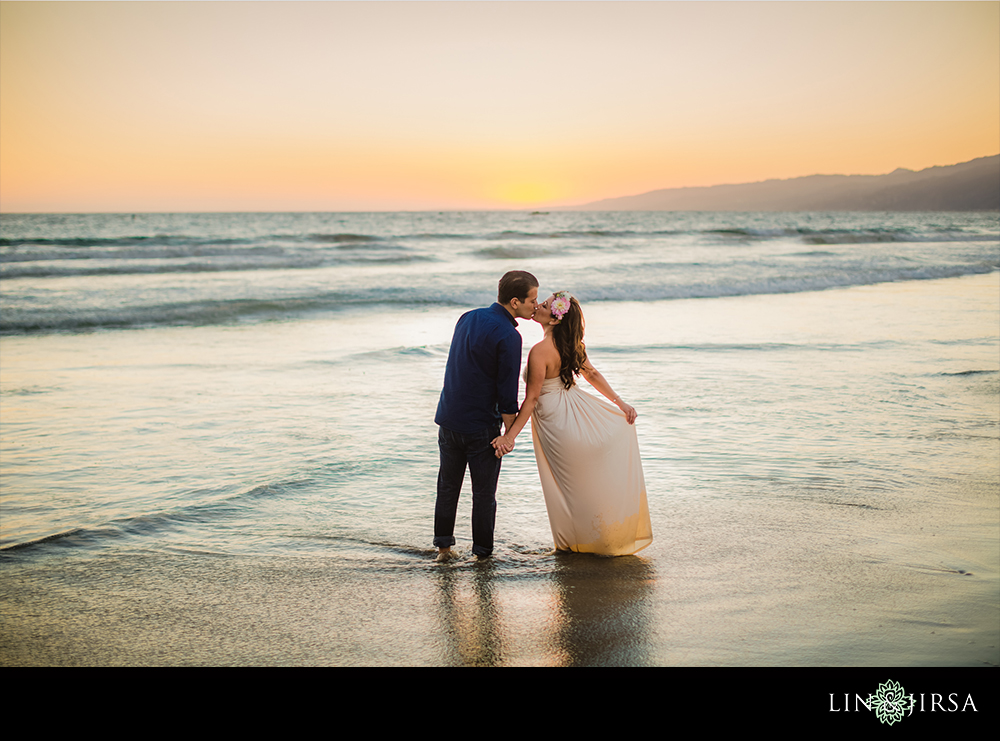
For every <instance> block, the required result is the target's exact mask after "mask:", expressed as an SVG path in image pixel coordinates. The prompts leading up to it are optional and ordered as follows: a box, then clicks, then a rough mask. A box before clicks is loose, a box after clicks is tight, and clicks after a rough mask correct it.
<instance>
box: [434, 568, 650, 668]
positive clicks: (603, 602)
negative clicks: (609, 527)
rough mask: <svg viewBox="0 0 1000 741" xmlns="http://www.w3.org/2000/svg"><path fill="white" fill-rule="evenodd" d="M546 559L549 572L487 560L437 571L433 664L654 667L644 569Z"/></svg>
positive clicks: (646, 580) (646, 578) (648, 573)
mask: <svg viewBox="0 0 1000 741" xmlns="http://www.w3.org/2000/svg"><path fill="white" fill-rule="evenodd" d="M550 558H552V559H554V560H555V568H554V569H552V570H551V571H546V573H533V574H532V573H529V574H522V575H518V576H512V574H511V573H510V572H509V571H506V573H504V571H505V570H502V569H500V568H498V565H497V564H496V562H493V561H490V562H486V563H474V564H461V565H458V566H457V567H446V568H441V569H438V570H437V573H436V580H437V587H438V599H437V602H438V610H437V612H438V616H439V620H440V635H441V636H442V637H443V640H442V643H441V650H442V653H443V655H442V656H441V659H440V663H441V664H443V665H446V666H525V665H530V666H644V665H650V664H652V663H654V662H653V655H652V654H653V652H652V650H651V644H650V641H651V636H652V632H653V631H652V629H651V626H652V624H653V622H654V620H653V600H652V592H653V587H654V583H655V570H654V568H653V566H652V564H651V563H650V562H648V561H646V560H644V559H642V558H640V557H637V556H623V557H618V558H602V557H599V556H592V555H589V554H579V553H555V554H553V555H552V556H550ZM531 582H534V583H531Z"/></svg>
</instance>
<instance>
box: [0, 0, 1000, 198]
mask: <svg viewBox="0 0 1000 741" xmlns="http://www.w3.org/2000/svg"><path fill="white" fill-rule="evenodd" d="M998 152H1000V3H997V2H970V3H964V2H940V3H938V2H914V3H909V2H871V3H867V2H833V3H822V2H815V3H814V2H768V3H755V2H372V1H369V2H211V3H210V2H107V3H100V2H96V3H92V2H53V3H49V2H3V3H0V209H2V210H3V211H4V212H27V211H54V212H63V211H65V212H87V211H110V212H134V211H365V210H420V209H441V210H443V209H486V208H514V207H537V206H542V205H553V206H554V205H564V204H574V203H584V202H587V201H593V200H597V199H599V198H606V197H614V196H623V195H632V194H636V193H642V192H645V191H649V190H653V189H657V188H670V187H680V186H699V185H714V184H719V183H736V182H751V181H755V180H764V179H767V178H788V177H796V176H800V175H809V174H813V173H843V174H856V173H857V174H880V173H885V172H890V171H892V170H893V169H895V168H897V167H906V168H910V169H914V170H916V169H921V168H924V167H930V166H933V165H947V164H953V163H957V162H964V161H967V160H970V159H974V158H976V157H983V156H988V155H993V154H997V153H998Z"/></svg>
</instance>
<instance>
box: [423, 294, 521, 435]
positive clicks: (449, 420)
mask: <svg viewBox="0 0 1000 741" xmlns="http://www.w3.org/2000/svg"><path fill="white" fill-rule="evenodd" d="M520 368H521V334H520V332H518V331H517V322H516V321H515V320H514V317H512V316H511V315H510V312H508V311H507V310H506V309H505V308H504V307H503V306H501V305H500V304H493V306H491V307H489V308H488V309H473V310H472V311H469V312H466V313H465V314H463V315H462V316H461V318H460V319H459V320H458V324H456V325H455V336H454V337H453V338H452V340H451V350H449V352H448V366H447V369H446V370H445V372H444V389H442V391H441V400H440V401H439V402H438V408H437V415H435V417H434V421H435V422H437V423H438V424H439V425H441V426H442V427H445V428H447V429H449V430H452V431H454V432H462V433H473V432H480V431H482V430H485V429H489V428H492V427H495V426H497V425H499V424H500V422H501V419H502V418H501V416H500V415H501V414H517V372H518V370H519V369H520Z"/></svg>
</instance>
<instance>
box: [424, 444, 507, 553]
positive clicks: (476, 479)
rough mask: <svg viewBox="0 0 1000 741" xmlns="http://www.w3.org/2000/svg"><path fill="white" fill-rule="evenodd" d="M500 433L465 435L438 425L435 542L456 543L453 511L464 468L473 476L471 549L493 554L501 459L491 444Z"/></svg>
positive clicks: (463, 476) (436, 543)
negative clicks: (439, 462)
mask: <svg viewBox="0 0 1000 741" xmlns="http://www.w3.org/2000/svg"><path fill="white" fill-rule="evenodd" d="M499 435H500V428H499V427H493V428H489V429H485V430H483V431H481V432H475V433H469V434H464V433H461V432H454V431H452V430H448V429H445V428H444V427H439V428H438V448H440V450H441V467H440V469H439V470H438V485H437V504H436V505H435V507H434V545H435V546H436V547H438V548H448V547H450V546H453V545H455V514H456V512H457V511H458V495H459V494H460V493H461V491H462V482H463V481H465V469H466V466H468V468H469V474H470V475H471V476H472V552H473V553H474V554H475V555H477V556H490V555H492V554H493V528H494V526H495V525H496V519H497V480H498V479H499V478H500V459H499V458H497V457H496V454H495V451H494V449H493V446H492V445H490V443H491V442H492V441H493V438H495V437H497V436H499Z"/></svg>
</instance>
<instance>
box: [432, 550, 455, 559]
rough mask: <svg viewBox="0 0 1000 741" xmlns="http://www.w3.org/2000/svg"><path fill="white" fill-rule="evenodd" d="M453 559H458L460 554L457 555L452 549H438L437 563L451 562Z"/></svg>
mask: <svg viewBox="0 0 1000 741" xmlns="http://www.w3.org/2000/svg"><path fill="white" fill-rule="evenodd" d="M453 558H458V554H457V553H455V551H453V550H452V549H451V548H438V554H437V558H435V559H434V560H435V561H451V560H452V559H453Z"/></svg>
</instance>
